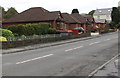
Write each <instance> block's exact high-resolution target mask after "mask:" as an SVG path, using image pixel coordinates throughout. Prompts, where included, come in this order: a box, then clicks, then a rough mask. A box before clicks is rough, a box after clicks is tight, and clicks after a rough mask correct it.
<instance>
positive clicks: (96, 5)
mask: <svg viewBox="0 0 120 78" xmlns="http://www.w3.org/2000/svg"><path fill="white" fill-rule="evenodd" d="M119 1H120V0H0V6H2V7H4V8H5V10H7V8H10V7H14V8H15V9H16V10H17V11H18V12H22V11H24V10H26V9H28V8H31V7H43V8H45V9H47V10H49V11H61V12H67V13H71V11H72V9H74V8H77V9H78V10H79V12H80V13H88V12H89V11H91V10H95V9H100V8H111V7H117V6H118V2H119Z"/></svg>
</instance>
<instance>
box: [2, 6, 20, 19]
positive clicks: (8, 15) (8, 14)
mask: <svg viewBox="0 0 120 78" xmlns="http://www.w3.org/2000/svg"><path fill="white" fill-rule="evenodd" d="M16 14H18V12H17V10H16V9H15V8H13V7H11V8H9V9H8V11H7V12H6V14H5V15H4V18H5V19H9V18H11V17H13V16H14V15H16Z"/></svg>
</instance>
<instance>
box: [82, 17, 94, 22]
mask: <svg viewBox="0 0 120 78" xmlns="http://www.w3.org/2000/svg"><path fill="white" fill-rule="evenodd" d="M83 16H84V17H85V18H86V19H87V20H88V21H90V22H94V18H93V16H91V15H83Z"/></svg>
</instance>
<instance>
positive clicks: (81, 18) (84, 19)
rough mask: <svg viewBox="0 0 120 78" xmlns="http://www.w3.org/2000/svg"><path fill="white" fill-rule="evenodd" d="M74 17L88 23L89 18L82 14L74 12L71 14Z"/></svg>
mask: <svg viewBox="0 0 120 78" xmlns="http://www.w3.org/2000/svg"><path fill="white" fill-rule="evenodd" d="M71 15H72V16H73V17H75V18H76V19H77V20H78V21H80V22H81V23H86V21H87V19H86V18H85V17H84V16H82V15H80V14H79V13H73V14H71Z"/></svg>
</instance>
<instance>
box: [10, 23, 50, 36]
mask: <svg viewBox="0 0 120 78" xmlns="http://www.w3.org/2000/svg"><path fill="white" fill-rule="evenodd" d="M50 27H51V25H50V24H49V23H38V24H26V25H22V24H20V25H14V26H10V27H8V29H9V30H11V31H12V32H13V33H15V34H18V35H19V36H21V35H26V36H29V35H34V34H36V35H41V34H47V33H48V31H49V28H50Z"/></svg>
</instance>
